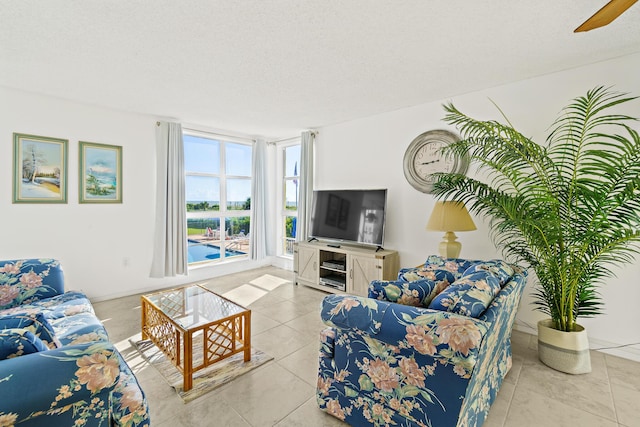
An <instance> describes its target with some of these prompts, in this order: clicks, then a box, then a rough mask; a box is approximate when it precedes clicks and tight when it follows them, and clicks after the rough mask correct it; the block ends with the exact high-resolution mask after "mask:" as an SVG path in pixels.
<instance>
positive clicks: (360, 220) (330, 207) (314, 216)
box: [309, 189, 387, 247]
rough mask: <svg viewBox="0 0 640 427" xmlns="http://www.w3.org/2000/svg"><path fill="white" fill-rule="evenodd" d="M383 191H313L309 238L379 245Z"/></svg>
mask: <svg viewBox="0 0 640 427" xmlns="http://www.w3.org/2000/svg"><path fill="white" fill-rule="evenodd" d="M386 207H387V190H386V189H381V190H316V191H314V192H313V204H312V207H311V221H310V224H309V237H311V238H316V239H326V240H334V241H342V242H354V243H359V244H363V245H372V246H379V247H382V244H383V243H384V223H385V210H386Z"/></svg>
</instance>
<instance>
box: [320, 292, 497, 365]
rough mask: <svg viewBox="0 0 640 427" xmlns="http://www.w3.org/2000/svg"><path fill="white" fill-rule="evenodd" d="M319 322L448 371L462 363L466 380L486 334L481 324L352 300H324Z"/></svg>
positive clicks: (455, 316)
mask: <svg viewBox="0 0 640 427" xmlns="http://www.w3.org/2000/svg"><path fill="white" fill-rule="evenodd" d="M321 317H322V320H323V322H324V323H325V324H327V325H328V326H332V327H334V328H337V329H338V330H339V332H345V333H350V332H351V333H355V334H357V335H364V336H365V339H368V340H371V339H375V340H376V341H378V342H381V343H383V344H386V345H389V346H392V347H394V348H396V349H398V351H402V350H404V349H408V350H409V351H408V352H415V353H416V354H420V355H422V356H425V357H427V358H432V359H433V360H434V361H436V360H437V361H438V362H439V363H441V364H445V365H446V364H449V363H452V364H454V365H460V362H461V361H463V362H464V363H463V364H462V365H461V366H463V367H464V370H465V371H466V375H470V373H471V371H472V370H473V367H474V366H475V364H476V362H477V356H478V352H479V349H480V346H481V344H482V340H483V339H484V337H485V335H486V334H487V332H488V327H487V324H486V323H485V322H483V321H482V320H478V319H474V318H470V317H466V316H462V315H459V314H455V313H450V312H444V311H438V310H431V309H426V308H422V307H412V306H405V305H401V304H395V303H390V302H386V301H378V300H374V299H370V298H363V297H358V296H352V295H329V296H327V297H325V298H324V300H323V303H322V310H321ZM459 369H460V370H461V369H462V368H459Z"/></svg>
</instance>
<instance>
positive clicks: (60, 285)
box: [0, 258, 64, 310]
mask: <svg viewBox="0 0 640 427" xmlns="http://www.w3.org/2000/svg"><path fill="white" fill-rule="evenodd" d="M62 293H64V275H63V273H62V267H61V266H60V262H59V261H58V260H55V259H50V258H42V259H39V258H38V259H36V258H31V259H15V260H2V261H0V294H2V298H1V299H0V310H4V309H8V308H12V307H16V306H19V305H22V304H29V303H32V302H35V301H38V300H41V299H46V298H51V297H53V296H56V295H60V294H62Z"/></svg>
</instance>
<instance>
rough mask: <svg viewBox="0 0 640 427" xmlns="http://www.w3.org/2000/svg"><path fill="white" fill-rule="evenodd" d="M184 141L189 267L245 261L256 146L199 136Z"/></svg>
mask: <svg viewBox="0 0 640 427" xmlns="http://www.w3.org/2000/svg"><path fill="white" fill-rule="evenodd" d="M183 138H184V165H185V190H186V210H187V238H188V252H189V264H193V263H200V262H209V261H217V260H224V259H228V258H233V257H243V256H246V255H247V254H248V253H249V233H250V229H251V224H250V222H251V220H250V218H251V157H252V149H253V147H252V145H251V144H250V143H242V142H233V141H225V140H221V139H216V138H215V137H214V136H212V135H204V134H195V133H193V134H192V133H185V134H184V135H183Z"/></svg>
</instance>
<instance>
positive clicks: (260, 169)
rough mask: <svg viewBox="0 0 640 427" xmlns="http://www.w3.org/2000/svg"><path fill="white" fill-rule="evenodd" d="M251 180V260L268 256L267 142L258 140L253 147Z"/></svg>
mask: <svg viewBox="0 0 640 427" xmlns="http://www.w3.org/2000/svg"><path fill="white" fill-rule="evenodd" d="M252 175H253V179H252V180H251V259H256V260H260V259H263V258H264V257H265V256H266V255H267V200H266V197H267V142H266V141H265V140H264V139H258V140H257V141H256V143H255V144H254V146H253V170H252Z"/></svg>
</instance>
